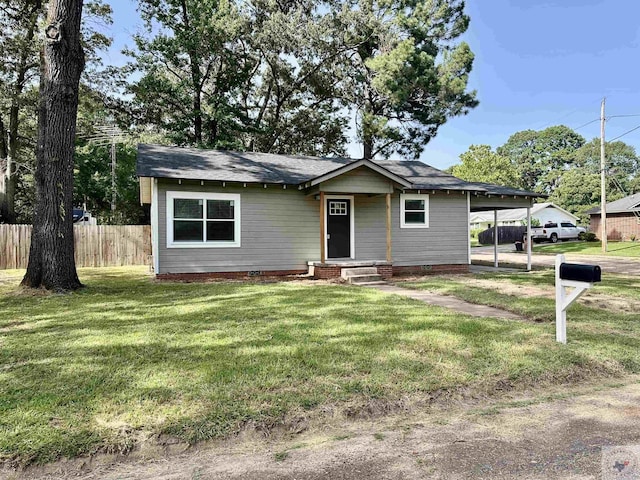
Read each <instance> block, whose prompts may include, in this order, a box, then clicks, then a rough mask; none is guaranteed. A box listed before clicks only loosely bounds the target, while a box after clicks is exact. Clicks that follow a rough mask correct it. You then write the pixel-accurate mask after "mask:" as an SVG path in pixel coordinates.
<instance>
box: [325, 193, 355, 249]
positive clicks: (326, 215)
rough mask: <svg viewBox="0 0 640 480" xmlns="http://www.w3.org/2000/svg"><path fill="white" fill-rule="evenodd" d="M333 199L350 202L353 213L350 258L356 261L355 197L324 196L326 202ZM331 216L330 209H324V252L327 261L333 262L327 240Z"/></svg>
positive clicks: (350, 209)
mask: <svg viewBox="0 0 640 480" xmlns="http://www.w3.org/2000/svg"><path fill="white" fill-rule="evenodd" d="M333 199H339V200H343V199H344V200H348V201H349V206H350V208H349V211H350V212H351V214H350V216H351V218H350V226H349V230H350V232H349V233H350V235H351V245H350V248H351V256H350V257H348V258H350V259H352V260H355V258H356V227H355V225H356V222H355V208H354V207H355V202H354V201H353V199H354V196H353V195H325V196H324V201H325V202H326V201H327V200H333ZM328 216H329V209H328V208H326V207H325V209H324V231H325V236H324V251H325V252H326V254H325V255H326V257H327V258H326V260H327V261H331V260H334V258H333V257H329V239H328V238H327V235H328V234H327V233H326V232H327V219H328Z"/></svg>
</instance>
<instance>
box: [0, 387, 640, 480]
mask: <svg viewBox="0 0 640 480" xmlns="http://www.w3.org/2000/svg"><path fill="white" fill-rule="evenodd" d="M637 382H638V378H637V377H627V378H626V379H625V381H624V383H623V384H618V385H613V384H609V385H595V384H591V385H583V386H580V387H573V388H568V386H566V385H564V386H556V387H553V388H550V389H547V390H541V389H535V390H532V391H529V392H521V393H520V394H518V395H513V396H511V395H508V396H505V397H503V398H501V399H496V398H494V399H492V400H491V401H489V402H487V401H481V402H478V401H477V400H473V399H467V400H461V401H459V402H456V403H455V404H452V405H449V406H447V407H437V406H434V407H433V408H430V409H424V410H422V411H419V412H411V414H406V413H401V414H397V415H386V416H383V417H380V418H376V419H366V420H362V419H356V420H343V421H342V422H339V423H338V422H326V423H325V424H324V425H322V426H317V427H316V428H313V429H309V430H307V431H305V432H304V433H302V434H296V435H290V436H284V437H278V438H274V437H260V436H245V437H236V438H234V439H232V440H227V441H220V442H212V443H209V444H200V445H199V446H197V447H194V448H188V449H186V450H184V451H180V450H174V451H173V452H168V451H164V452H160V451H156V452H153V451H148V452H147V456H146V457H139V458H135V459H134V458H131V457H130V458H128V459H123V458H117V457H111V459H110V460H109V459H107V457H104V458H103V462H101V463H99V462H88V461H85V462H84V463H82V460H78V461H70V462H67V463H64V462H61V463H58V464H57V465H56V466H55V467H54V466H48V467H44V468H42V467H40V468H33V469H30V470H28V471H24V472H19V473H9V472H0V478H6V479H10V478H11V479H19V478H23V479H30V480H36V479H40V480H45V479H47V480H52V479H54V478H55V479H60V480H66V479H71V478H78V477H82V478H96V479H97V478H100V479H104V480H115V479H125V478H126V479H129V480H151V479H154V480H191V479H196V478H197V479H205V478H215V479H220V480H240V479H242V480H251V479H255V480H258V479H260V480H275V479H279V480H289V479H294V478H295V479H298V480H320V479H326V478H332V479H334V478H335V479H348V478H358V479H362V480H373V479H376V480H377V479H387V480H391V479H394V480H395V479H423V478H435V479H447V480H449V479H452V480H456V479H466V478H479V479H483V478H486V479H489V478H491V479H513V478H519V479H520V478H522V479H560V478H562V479H566V478H572V479H578V478H600V476H601V473H602V465H603V462H602V453H601V452H602V448H603V447H606V446H614V445H633V444H638V443H640V428H639V427H640V417H639V416H638V413H637V405H638V403H640V384H638V383H637ZM605 460H606V459H605ZM604 463H605V465H606V461H605V462H604Z"/></svg>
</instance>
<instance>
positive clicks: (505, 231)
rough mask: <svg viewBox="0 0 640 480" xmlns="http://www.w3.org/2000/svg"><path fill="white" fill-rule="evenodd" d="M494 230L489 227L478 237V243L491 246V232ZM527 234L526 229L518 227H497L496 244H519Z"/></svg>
mask: <svg viewBox="0 0 640 480" xmlns="http://www.w3.org/2000/svg"><path fill="white" fill-rule="evenodd" d="M494 230H495V228H493V227H491V228H489V229H487V230H485V231H483V232H480V234H479V235H478V241H479V242H480V243H481V244H482V245H493V242H494V240H493V232H494ZM526 234H527V227H524V226H520V225H513V226H511V225H504V226H499V227H498V243H500V244H503V243H514V242H521V241H522V240H523V239H524V236H525V235H526Z"/></svg>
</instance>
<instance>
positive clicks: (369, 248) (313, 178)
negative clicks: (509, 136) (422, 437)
mask: <svg viewBox="0 0 640 480" xmlns="http://www.w3.org/2000/svg"><path fill="white" fill-rule="evenodd" d="M137 173H138V176H139V177H140V196H141V202H142V203H144V204H150V205H151V226H152V228H151V230H152V245H153V265H154V270H155V273H156V275H157V276H158V277H160V278H188V277H190V276H225V277H228V276H244V275H274V274H295V273H306V272H307V271H309V270H312V271H313V273H314V275H315V276H316V277H318V278H329V277H335V276H339V275H340V269H341V268H342V267H344V266H363V265H367V266H375V267H376V268H377V270H378V273H379V274H380V275H382V276H384V277H389V276H390V275H391V274H392V273H396V274H397V273H404V272H425V271H458V272H464V271H467V270H468V264H469V261H470V251H469V213H470V211H472V210H486V209H488V208H513V207H530V206H531V204H532V201H533V200H534V199H535V198H537V197H540V196H541V195H539V194H536V193H533V192H526V191H522V190H516V189H511V188H507V187H501V186H497V185H488V184H480V183H470V182H465V181H463V180H460V179H458V178H456V177H453V176H451V175H448V174H446V173H444V172H442V171H440V170H437V169H435V168H433V167H430V166H428V165H426V164H424V163H422V162H419V161H390V160H375V161H369V160H351V159H344V158H314V157H303V156H295V155H273V154H263V153H251V152H249V153H239V152H228V151H217V150H200V149H191V148H179V147H164V146H157V145H139V147H138V165H137Z"/></svg>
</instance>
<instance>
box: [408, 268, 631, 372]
mask: <svg viewBox="0 0 640 480" xmlns="http://www.w3.org/2000/svg"><path fill="white" fill-rule="evenodd" d="M466 278H467V277H466V276H460V277H457V278H452V277H449V278H447V279H443V278H435V277H434V278H426V279H424V280H420V281H416V282H403V283H402V286H405V287H408V288H415V289H422V290H430V291H434V292H438V293H442V294H446V295H453V296H455V297H457V298H460V299H462V300H466V301H468V302H471V303H477V304H481V305H489V306H493V307H498V308H502V309H504V310H508V311H511V312H514V313H517V314H519V315H521V316H523V317H526V318H529V319H531V320H534V321H537V322H541V323H542V324H548V325H549V326H550V327H551V328H553V326H554V325H553V322H554V320H555V300H554V299H553V298H549V297H548V296H541V295H523V294H518V295H516V294H507V293H503V292H502V291H501V290H504V289H503V288H501V286H502V285H503V284H504V283H509V284H514V285H522V286H526V285H531V286H538V287H552V286H553V284H554V273H553V271H548V270H547V271H541V272H531V273H528V274H487V275H482V278H484V279H487V280H489V281H490V282H489V283H492V285H491V286H475V285H468V284H466V283H465V279H466ZM639 287H640V278H638V277H623V276H616V275H610V274H605V275H603V280H602V283H601V284H597V285H596V287H595V288H594V292H597V293H599V294H602V295H605V297H614V298H623V299H624V298H626V299H630V300H633V301H636V302H637V301H640V288H639ZM567 322H568V336H569V339H570V345H571V348H578V349H586V350H585V353H586V352H588V355H589V356H590V357H591V358H592V359H600V361H603V362H606V361H611V360H612V361H615V362H619V363H620V365H622V366H623V367H624V368H625V369H630V370H631V371H633V372H636V371H638V368H640V356H638V354H637V351H638V350H637V349H638V348H640V314H638V313H621V312H615V311H611V310H610V309H607V308H596V307H594V306H592V305H590V306H586V305H581V304H574V305H572V306H571V307H570V308H569V310H568V320H567ZM607 359H608V360H607Z"/></svg>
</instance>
